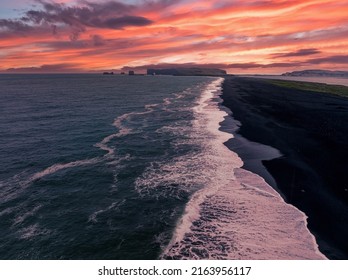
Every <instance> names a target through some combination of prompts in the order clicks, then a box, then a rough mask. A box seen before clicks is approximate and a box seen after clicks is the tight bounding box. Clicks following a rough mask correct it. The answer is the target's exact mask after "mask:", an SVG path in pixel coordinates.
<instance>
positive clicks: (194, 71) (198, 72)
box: [147, 68, 227, 76]
mask: <svg viewBox="0 0 348 280" xmlns="http://www.w3.org/2000/svg"><path fill="white" fill-rule="evenodd" d="M147 74H148V75H172V76H222V75H226V74H227V73H226V71H225V70H221V69H215V68H167V69H147Z"/></svg>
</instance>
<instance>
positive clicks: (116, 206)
mask: <svg viewBox="0 0 348 280" xmlns="http://www.w3.org/2000/svg"><path fill="white" fill-rule="evenodd" d="M125 202H126V200H125V199H123V200H121V201H116V202H113V203H111V205H109V206H108V207H107V208H105V209H101V210H98V211H95V212H94V213H92V214H91V215H90V216H89V218H88V222H92V223H97V222H98V216H99V215H101V214H103V213H105V212H108V211H118V210H119V209H120V207H121V206H122V205H124V204H125Z"/></svg>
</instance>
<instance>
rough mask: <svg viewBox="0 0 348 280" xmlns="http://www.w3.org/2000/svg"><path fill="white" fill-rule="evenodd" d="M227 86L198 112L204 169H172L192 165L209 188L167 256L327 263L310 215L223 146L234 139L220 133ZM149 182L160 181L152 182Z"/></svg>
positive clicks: (188, 212)
mask: <svg viewBox="0 0 348 280" xmlns="http://www.w3.org/2000/svg"><path fill="white" fill-rule="evenodd" d="M222 82H223V79H221V78H219V79H216V80H215V81H213V82H212V83H211V84H210V85H209V86H208V87H207V88H206V89H205V90H204V91H203V93H202V96H201V99H200V100H199V102H198V105H197V106H196V107H194V108H193V110H194V112H195V117H196V120H195V122H194V124H193V132H192V133H193V134H195V133H198V135H196V136H195V137H193V138H196V140H198V139H201V140H202V141H201V145H202V147H203V150H204V152H203V153H201V154H199V155H197V158H195V159H194V160H196V159H198V160H199V164H200V165H199V167H197V166H191V165H190V159H188V158H185V159H183V161H181V162H180V161H178V162H176V163H175V162H174V163H172V164H171V165H172V166H166V168H168V167H171V168H174V169H175V171H176V172H178V171H180V170H186V169H185V168H187V166H185V163H186V165H189V167H190V168H191V170H190V171H191V172H192V170H194V171H195V172H194V173H193V175H194V176H195V177H194V178H192V181H195V183H197V182H199V183H202V184H203V185H204V187H203V188H202V189H200V190H198V191H196V192H195V193H194V195H193V196H192V197H191V199H190V201H189V202H188V204H187V205H186V208H185V211H184V214H183V216H182V218H181V219H180V221H179V222H178V224H177V226H176V229H175V231H174V234H173V237H172V239H171V241H170V243H169V244H168V246H167V247H166V248H165V249H164V251H163V253H162V256H161V257H162V258H174V259H325V256H324V255H323V254H321V253H320V252H319V251H318V245H317V244H316V241H315V238H314V237H313V235H312V234H311V233H310V232H309V230H308V229H307V222H306V218H307V217H306V216H305V214H304V213H302V212H301V211H299V210H298V209H297V208H295V207H293V206H292V205H289V204H286V203H285V202H284V200H283V199H282V198H281V196H280V195H279V194H278V193H277V192H276V191H275V190H274V189H273V188H271V187H270V186H269V185H268V184H267V183H266V182H265V181H264V180H263V178H261V177H260V176H258V175H256V174H253V173H251V172H249V171H246V170H244V169H242V168H241V167H242V165H243V162H242V160H241V159H240V158H239V157H238V155H237V154H236V153H234V152H232V151H230V150H229V149H228V148H227V147H226V146H225V145H224V144H223V143H224V142H225V141H227V140H228V139H230V138H231V137H233V135H232V134H228V133H226V132H222V131H220V130H219V127H220V125H219V123H220V122H222V121H223V119H224V117H225V116H226V113H225V112H224V111H222V110H220V109H219V105H218V102H219V101H216V100H218V94H219V92H220V91H221V84H222ZM214 100H215V101H214ZM191 137H192V136H191ZM182 165H184V167H185V168H182ZM168 169H170V168H168ZM176 172H175V174H177V173H176ZM154 174H155V172H154V170H153V172H149V174H148V176H146V177H147V178H145V179H146V181H147V182H148V183H149V184H148V186H152V187H153V185H152V184H151V182H152V183H154V182H156V180H158V179H159V178H158V177H156V176H154ZM173 174H174V173H173ZM182 177H185V174H182ZM149 178H151V179H154V180H150V182H149V181H148V179H149ZM142 183H144V182H142Z"/></svg>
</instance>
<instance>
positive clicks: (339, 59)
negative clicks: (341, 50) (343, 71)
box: [307, 55, 348, 64]
mask: <svg viewBox="0 0 348 280" xmlns="http://www.w3.org/2000/svg"><path fill="white" fill-rule="evenodd" d="M307 62H308V63H312V64H321V63H336V64H348V55H333V56H328V57H322V58H312V59H309V60H307Z"/></svg>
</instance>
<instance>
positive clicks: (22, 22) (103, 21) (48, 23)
mask: <svg viewBox="0 0 348 280" xmlns="http://www.w3.org/2000/svg"><path fill="white" fill-rule="evenodd" d="M37 2H38V3H39V4H40V6H39V7H38V8H35V9H31V10H29V11H26V12H25V14H24V16H23V17H21V18H19V19H13V20H8V19H0V28H1V27H2V29H5V30H7V31H12V32H18V31H27V30H28V29H30V28H34V27H35V28H37V27H42V26H45V27H47V28H50V30H51V32H53V33H54V34H56V33H57V30H58V29H59V28H58V26H69V27H70V29H71V36H70V38H71V40H76V39H78V37H79V34H80V33H81V32H84V31H85V30H86V28H88V27H94V28H103V29H123V28H125V27H127V26H145V25H149V24H151V23H152V21H151V20H149V19H147V18H145V17H142V16H138V15H137V14H136V12H137V9H136V8H137V7H136V6H134V5H129V4H123V3H120V2H117V1H108V2H101V3H92V2H89V1H83V2H81V5H79V6H69V5H67V4H64V3H55V2H48V1H44V0H38V1H37Z"/></svg>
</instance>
